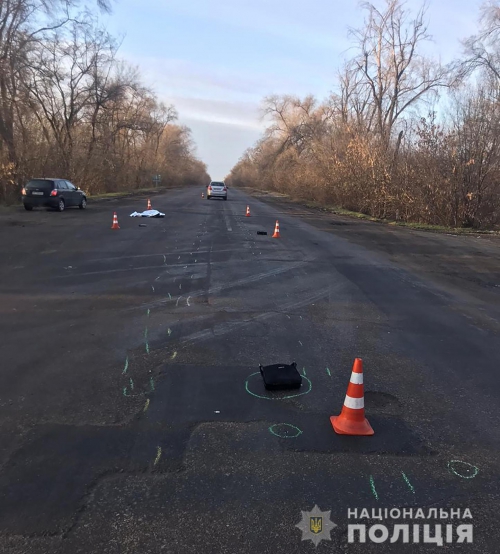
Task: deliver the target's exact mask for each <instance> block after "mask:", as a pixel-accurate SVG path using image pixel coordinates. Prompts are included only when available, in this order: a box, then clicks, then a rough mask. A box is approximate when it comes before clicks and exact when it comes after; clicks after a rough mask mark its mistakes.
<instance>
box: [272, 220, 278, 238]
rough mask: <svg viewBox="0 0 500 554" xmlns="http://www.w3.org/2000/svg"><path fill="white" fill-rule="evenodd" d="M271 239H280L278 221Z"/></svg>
mask: <svg viewBox="0 0 500 554" xmlns="http://www.w3.org/2000/svg"><path fill="white" fill-rule="evenodd" d="M272 238H273V239H279V238H280V222H279V221H278V220H276V226H275V227H274V235H273V237H272Z"/></svg>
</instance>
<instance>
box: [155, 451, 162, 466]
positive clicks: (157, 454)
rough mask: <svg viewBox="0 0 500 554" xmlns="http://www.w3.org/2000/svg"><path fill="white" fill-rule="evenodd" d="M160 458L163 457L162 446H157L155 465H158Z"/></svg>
mask: <svg viewBox="0 0 500 554" xmlns="http://www.w3.org/2000/svg"><path fill="white" fill-rule="evenodd" d="M160 458H161V446H157V449H156V458H155V463H154V465H156V464H157V463H158V462H159V461H160Z"/></svg>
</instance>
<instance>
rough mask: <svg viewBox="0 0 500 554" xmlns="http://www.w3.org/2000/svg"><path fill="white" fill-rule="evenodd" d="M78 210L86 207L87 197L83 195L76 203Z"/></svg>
mask: <svg viewBox="0 0 500 554" xmlns="http://www.w3.org/2000/svg"><path fill="white" fill-rule="evenodd" d="M78 207H79V208H80V210H84V209H85V208H86V207H87V199H86V198H85V197H83V198H82V201H81V202H80V204H79V205H78Z"/></svg>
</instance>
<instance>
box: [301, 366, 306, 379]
mask: <svg viewBox="0 0 500 554" xmlns="http://www.w3.org/2000/svg"><path fill="white" fill-rule="evenodd" d="M302 375H303V376H304V377H305V376H306V375H307V373H306V368H305V367H303V368H302Z"/></svg>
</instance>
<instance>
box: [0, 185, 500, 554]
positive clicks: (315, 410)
mask: <svg viewBox="0 0 500 554" xmlns="http://www.w3.org/2000/svg"><path fill="white" fill-rule="evenodd" d="M201 190H202V189H201V188H199V187H194V188H189V189H185V190H173V191H169V192H168V193H165V194H162V195H159V196H155V197H154V198H152V201H153V208H157V209H159V210H161V211H163V212H165V213H166V217H165V218H164V219H138V218H130V217H129V214H130V213H131V212H133V211H135V210H142V209H146V199H145V198H142V197H137V198H128V199H122V200H113V201H104V202H98V203H91V204H90V205H89V208H88V210H86V211H84V212H83V211H80V210H67V211H66V212H64V213H62V214H59V213H56V212H50V211H45V210H35V211H33V212H31V213H28V212H24V210H21V209H8V210H3V211H1V212H0V260H1V262H0V336H1V344H0V349H1V353H0V360H1V369H0V436H1V441H0V552H2V553H4V552H5V553H9V554H32V553H33V554H34V553H37V554H38V553H50V554H53V553H54V554H66V553H68V554H78V553H89V552H91V553H94V552H95V553H120V554H123V553H126V554H128V553H137V554H139V553H140V554H145V553H175V554H177V553H179V554H183V553H197V554H208V553H214V554H223V553H240V552H241V553H268V552H269V553H284V554H285V553H286V554H293V553H298V552H300V553H302V552H313V551H314V552H319V553H321V552H352V553H358V552H359V553H366V552H370V553H371V552H374V553H375V552H397V553H401V552H402V553H404V552H421V551H422V552H441V551H449V552H450V551H451V552H477V553H490V552H491V553H496V552H498V551H499V550H498V544H499V540H500V532H499V530H498V523H497V521H498V518H497V515H498V513H499V508H500V502H499V496H500V494H499V487H498V484H499V465H500V464H499V460H498V457H499V456H498V455H499V450H500V449H499V446H500V425H499V423H500V418H499V413H500V386H499V385H500V370H499V368H500V347H499V344H500V342H499V334H500V256H499V255H500V240H498V239H495V238H491V237H485V236H482V237H475V236H471V237H455V236H447V235H437V234H430V233H424V232H416V231H409V230H404V229H396V228H391V227H388V226H384V225H379V224H374V223H367V222H360V221H355V220H351V219H347V218H341V217H336V216H331V215H327V214H324V213H320V212H314V211H311V210H306V209H303V208H300V207H297V206H292V205H289V204H284V203H282V202H279V201H276V200H275V199H272V198H269V197H268V196H266V197H265V198H258V197H255V196H249V195H248V194H247V193H246V192H243V191H237V190H230V191H229V200H228V201H227V202H223V201H220V200H211V201H207V200H203V199H201V198H200V194H201ZM247 204H248V205H250V208H251V217H245V215H244V214H245V208H246V205H247ZM113 211H117V213H118V217H119V224H120V227H121V229H120V230H119V231H112V230H111V229H110V227H111V223H112V215H113ZM276 219H279V222H280V230H281V238H280V239H273V238H271V235H272V232H273V229H274V222H275V220H276ZM141 224H142V225H146V226H145V227H144V226H142V227H141V226H140V225H141ZM257 231H267V232H268V234H267V235H257ZM355 357H361V358H362V359H363V362H364V378H365V401H366V411H367V417H368V419H369V421H370V423H371V425H372V427H373V428H374V430H375V435H374V436H373V437H342V436H339V435H336V434H335V433H334V432H333V430H332V428H331V425H330V421H329V417H330V416H331V415H338V414H339V413H340V409H341V407H342V403H343V400H344V396H345V393H346V387H347V383H348V381H349V377H350V372H351V367H352V363H353V361H354V358H355ZM292 360H295V361H296V362H297V364H298V367H299V369H300V371H301V373H303V375H304V385H303V388H302V389H301V391H300V393H301V394H300V396H293V397H289V396H291V395H289V394H283V393H266V392H265V390H264V388H263V386H262V383H261V380H260V377H259V375H257V374H256V372H257V371H258V364H259V362H260V363H262V364H264V365H265V364H271V363H276V362H290V361H292ZM315 505H317V506H318V507H319V508H320V509H321V510H322V511H330V512H331V514H330V518H331V520H332V521H333V522H334V523H335V524H336V525H337V527H335V528H334V529H333V530H332V531H331V541H330V542H328V541H326V540H324V541H322V542H321V543H320V544H319V546H318V547H317V548H316V547H315V546H314V545H313V543H312V542H311V541H310V540H306V541H301V538H302V534H301V531H300V530H299V529H298V528H297V527H296V524H298V523H299V521H300V520H301V517H302V516H301V512H302V511H310V510H311V509H312V508H313V507H314V506H315ZM394 507H397V508H410V507H412V508H414V509H415V511H416V509H417V508H420V507H424V508H425V513H426V514H428V511H429V509H432V508H436V509H438V510H439V509H440V508H442V509H443V510H445V511H449V509H451V508H453V509H458V508H459V509H461V510H464V509H465V508H469V509H470V510H471V513H472V516H473V519H472V520H470V519H466V520H464V521H459V522H457V520H453V521H451V520H449V521H445V520H443V521H440V520H434V519H432V520H431V521H422V520H421V519H420V520H419V519H417V520H414V521H411V522H410V523H412V524H423V523H432V525H434V524H436V523H437V524H441V523H443V524H453V525H454V526H456V525H457V524H462V523H463V524H470V523H472V524H473V525H474V542H473V543H472V544H467V543H464V544H455V540H454V542H453V543H452V544H445V545H444V546H438V545H436V544H422V543H421V544H418V545H417V544H401V543H396V544H391V543H390V542H389V540H387V541H386V542H385V543H383V544H376V543H374V542H369V541H368V542H367V543H365V544H359V543H355V544H349V543H348V533H347V525H348V523H356V524H366V525H367V526H368V527H369V526H371V525H373V524H380V523H382V524H385V523H387V525H388V527H390V528H391V535H392V527H391V526H393V524H394V523H403V521H401V520H399V521H396V522H394V521H380V520H377V519H375V520H366V519H364V520H363V519H361V520H359V519H358V520H356V521H352V520H348V510H349V509H351V510H353V509H355V508H357V509H359V511H361V510H362V509H364V508H366V509H369V510H372V508H373V509H376V510H378V509H379V508H382V509H385V508H394ZM376 513H378V512H376Z"/></svg>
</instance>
